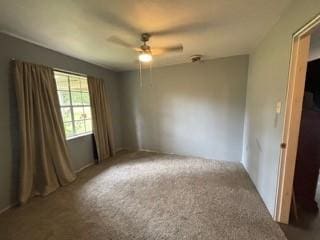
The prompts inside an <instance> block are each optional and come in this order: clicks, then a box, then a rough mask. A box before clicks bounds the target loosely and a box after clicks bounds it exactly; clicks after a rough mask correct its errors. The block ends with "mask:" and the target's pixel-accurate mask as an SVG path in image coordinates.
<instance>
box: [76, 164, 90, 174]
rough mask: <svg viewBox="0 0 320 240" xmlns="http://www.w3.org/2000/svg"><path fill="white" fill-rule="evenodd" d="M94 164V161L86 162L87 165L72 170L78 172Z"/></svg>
mask: <svg viewBox="0 0 320 240" xmlns="http://www.w3.org/2000/svg"><path fill="white" fill-rule="evenodd" d="M94 164H95V162H91V163H88V164H87V165H85V166H83V167H81V168H80V169H78V170H75V171H74V172H75V173H79V172H81V171H83V170H85V169H86V168H88V167H91V166H93V165H94Z"/></svg>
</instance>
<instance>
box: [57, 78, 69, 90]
mask: <svg viewBox="0 0 320 240" xmlns="http://www.w3.org/2000/svg"><path fill="white" fill-rule="evenodd" d="M54 77H55V79H56V83H57V89H58V90H65V91H69V83H68V76H67V75H60V74H56V75H55V76H54Z"/></svg>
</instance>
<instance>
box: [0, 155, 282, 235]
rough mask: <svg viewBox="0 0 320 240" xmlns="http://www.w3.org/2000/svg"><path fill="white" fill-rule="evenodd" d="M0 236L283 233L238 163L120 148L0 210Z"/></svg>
mask: <svg viewBox="0 0 320 240" xmlns="http://www.w3.org/2000/svg"><path fill="white" fill-rule="evenodd" d="M0 239H1V240H6V239H19V240H29V239H30V240H44V239H50V240H53V239H57V240H58V239H59V240H64V239H66V240H67V239H68V240H71V239H79V240H81V239H87V240H89V239H90V240H100V239H101V240H102V239H103V240H106V239H112V240H117V239H121V240H122V239H210V240H215V239H217V240H223V239H237V240H238V239H245V240H248V239H286V238H285V237H284V234H283V233H282V231H281V229H280V228H279V226H278V225H277V224H276V223H274V222H273V221H272V219H271V217H270V216H269V214H268V213H267V210H266V208H265V206H264V205H263V203H262V202H261V200H260V198H259V196H258V194H257V192H256V190H255V188H254V186H253V185H252V183H251V182H250V180H249V178H248V176H247V174H246V173H245V171H244V169H243V168H242V167H241V165H240V164H234V163H226V162H218V161H209V160H203V159H197V158H187V157H179V156H175V155H165V154H155V153H145V152H138V153H125V154H121V155H120V156H119V157H117V158H115V159H114V160H113V162H112V163H106V164H103V165H99V166H94V167H90V168H89V169H87V170H85V171H83V172H82V173H81V174H80V176H79V178H78V180H77V181H76V182H75V183H73V184H71V185H69V186H67V187H65V188H61V189H60V190H58V191H57V192H55V193H53V194H51V195H50V196H48V197H47V198H35V199H33V200H32V201H31V202H30V203H28V204H27V205H25V206H23V207H20V208H16V209H12V210H9V211H7V212H5V213H4V214H2V215H0Z"/></svg>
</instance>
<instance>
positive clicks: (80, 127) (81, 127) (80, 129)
mask: <svg viewBox="0 0 320 240" xmlns="http://www.w3.org/2000/svg"><path fill="white" fill-rule="evenodd" d="M74 126H75V132H76V134H77V135H78V134H81V133H85V132H86V128H85V124H84V121H74Z"/></svg>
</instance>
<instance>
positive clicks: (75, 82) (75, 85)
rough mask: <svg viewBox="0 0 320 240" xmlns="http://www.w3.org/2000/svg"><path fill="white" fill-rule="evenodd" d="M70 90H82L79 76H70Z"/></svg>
mask: <svg viewBox="0 0 320 240" xmlns="http://www.w3.org/2000/svg"><path fill="white" fill-rule="evenodd" d="M70 90H71V91H81V87H80V79H79V78H78V77H75V76H70Z"/></svg>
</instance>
